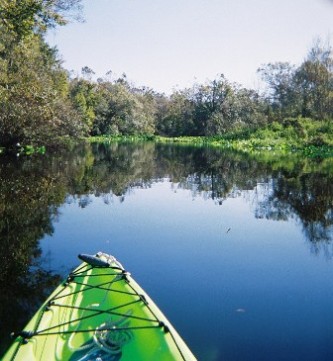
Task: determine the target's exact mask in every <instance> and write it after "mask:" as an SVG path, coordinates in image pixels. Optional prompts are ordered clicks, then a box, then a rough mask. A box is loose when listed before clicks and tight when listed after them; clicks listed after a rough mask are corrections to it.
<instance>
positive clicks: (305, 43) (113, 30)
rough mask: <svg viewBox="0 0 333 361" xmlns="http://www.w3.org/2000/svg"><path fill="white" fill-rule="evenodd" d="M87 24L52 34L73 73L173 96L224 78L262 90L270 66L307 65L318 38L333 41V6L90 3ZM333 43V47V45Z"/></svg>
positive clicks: (307, 2)
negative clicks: (261, 70) (262, 74)
mask: <svg viewBox="0 0 333 361" xmlns="http://www.w3.org/2000/svg"><path fill="white" fill-rule="evenodd" d="M83 5H84V11H83V16H84V18H85V22H84V23H71V24H69V25H67V26H65V27H62V28H57V29H56V30H52V31H51V32H50V33H49V34H48V37H47V40H48V42H49V43H50V44H51V45H56V46H57V47H58V49H59V53H60V55H61V57H62V59H63V61H64V67H65V68H67V69H68V70H74V71H75V72H79V71H80V70H81V68H82V67H83V66H86V65H87V66H89V67H90V68H92V69H93V70H94V71H95V72H96V74H97V76H98V77H103V76H104V75H105V73H106V72H107V71H109V70H112V72H113V73H114V74H116V75H119V76H120V75H121V74H122V73H123V72H125V73H126V74H127V76H128V78H129V79H130V80H131V81H133V82H134V83H135V84H136V85H138V86H141V85H146V86H149V87H152V88H153V89H155V90H156V91H160V92H167V93H168V92H170V91H171V90H172V89H173V88H181V89H183V88H185V87H188V86H191V85H192V84H193V83H194V82H195V81H198V82H204V81H205V80H207V79H213V78H215V77H216V76H217V74H220V73H223V74H224V75H225V76H226V77H227V79H229V80H230V81H234V82H237V83H240V84H242V85H244V86H246V87H248V88H257V87H258V86H259V82H258V76H257V74H256V70H257V68H258V67H260V66H261V65H262V64H265V63H268V62H275V61H289V62H291V63H294V64H299V63H300V62H301V61H302V60H303V59H304V57H305V55H306V53H307V51H308V49H309V48H310V46H311V44H312V43H313V41H314V39H315V38H316V37H318V36H319V37H321V38H323V39H325V40H327V39H328V38H330V39H331V40H333V1H331V0H280V1H273V0H168V1H166V0H164V1H162V0H84V1H83ZM331 43H333V42H332V41H331Z"/></svg>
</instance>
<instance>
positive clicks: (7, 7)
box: [0, 0, 82, 147]
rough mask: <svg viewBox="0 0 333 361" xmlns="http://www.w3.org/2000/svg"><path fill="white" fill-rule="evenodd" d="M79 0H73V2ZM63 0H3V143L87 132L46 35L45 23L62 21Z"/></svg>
mask: <svg viewBox="0 0 333 361" xmlns="http://www.w3.org/2000/svg"><path fill="white" fill-rule="evenodd" d="M75 3H77V4H78V3H79V2H78V1H69V2H68V4H67V5H66V7H67V6H69V5H70V4H72V5H74V4H75ZM63 5H65V2H64V1H61V0H52V1H46V0H38V1H37V0H22V1H7V0H2V1H1V10H2V11H3V13H2V14H4V15H3V17H2V19H1V21H0V110H1V111H0V145H2V146H6V147H13V146H14V145H15V144H16V143H21V144H32V145H42V144H46V143H47V144H52V143H55V142H56V141H57V138H58V137H61V136H64V135H72V136H79V135H80V134H82V126H81V121H80V120H79V118H78V117H77V115H76V113H75V111H74V109H73V108H72V105H71V103H70V101H69V98H68V94H69V84H68V76H67V72H65V71H64V70H63V69H62V67H61V64H60V61H59V60H58V59H57V52H56V50H55V49H52V48H50V47H49V46H48V45H47V44H46V43H45V41H44V39H43V36H42V28H44V27H45V26H47V25H48V26H52V25H54V24H56V23H62V22H63V17H62V15H61V14H60V13H57V10H56V9H59V11H60V8H61V7H62V6H63Z"/></svg>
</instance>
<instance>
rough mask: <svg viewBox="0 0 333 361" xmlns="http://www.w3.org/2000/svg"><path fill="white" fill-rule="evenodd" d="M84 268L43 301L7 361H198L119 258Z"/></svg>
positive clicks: (92, 260) (92, 261) (89, 259)
mask: <svg viewBox="0 0 333 361" xmlns="http://www.w3.org/2000/svg"><path fill="white" fill-rule="evenodd" d="M79 258H80V259H81V260H83V263H82V264H81V265H80V266H79V267H77V268H76V269H75V270H74V271H73V272H71V273H70V274H69V276H68V277H67V279H66V280H64V282H63V283H62V284H60V285H59V286H58V288H57V289H56V290H55V291H54V292H53V293H52V294H51V296H50V297H49V298H48V299H47V300H46V301H45V303H44V304H43V305H42V306H41V308H40V309H39V310H38V311H37V313H36V314H35V315H34V316H33V318H32V319H31V321H30V322H29V323H28V324H27V326H26V327H25V328H24V330H23V331H22V332H19V333H18V334H16V338H15V341H14V342H13V344H12V346H11V347H10V349H9V350H8V352H7V353H6V354H5V356H4V358H3V361H14V360H15V361H33V360H47V361H52V360H65V361H66V360H68V361H140V360H145V361H167V360H168V361H169V360H170V361H171V360H176V361H178V360H179V361H190V360H191V361H195V360H196V359H195V357H194V356H193V354H192V352H191V351H190V350H189V348H188V347H187V346H186V344H185V342H184V341H183V340H182V338H181V337H180V336H179V334H178V333H177V332H176V330H175V329H174V328H173V327H172V325H171V324H170V322H169V321H168V320H167V319H166V317H165V316H164V315H163V313H162V312H161V311H160V310H159V309H158V307H157V306H156V305H155V303H154V302H153V301H152V300H151V299H150V297H149V296H148V295H147V294H146V293H145V292H144V291H143V289H142V288H141V287H140V286H139V285H138V284H137V283H136V282H135V281H134V280H133V278H132V277H131V275H130V274H129V273H128V272H127V271H125V269H124V268H123V266H122V265H121V264H120V263H119V262H118V261H117V260H116V259H115V257H113V256H110V255H107V254H105V253H101V252H99V253H97V255H96V256H90V255H80V256H79Z"/></svg>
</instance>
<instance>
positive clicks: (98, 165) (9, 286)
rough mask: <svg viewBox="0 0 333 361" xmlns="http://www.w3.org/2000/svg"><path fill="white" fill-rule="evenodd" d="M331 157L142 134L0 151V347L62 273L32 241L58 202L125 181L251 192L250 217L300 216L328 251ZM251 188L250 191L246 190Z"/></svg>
mask: <svg viewBox="0 0 333 361" xmlns="http://www.w3.org/2000/svg"><path fill="white" fill-rule="evenodd" d="M332 178H333V161H332V160H330V159H326V160H321V161H319V160H309V159H299V158H297V157H295V156H294V157H285V158H284V159H281V158H276V157H274V156H271V157H269V158H265V159H264V158H263V157H260V156H256V157H249V156H244V155H241V154H235V153H228V152H222V151H221V150H218V149H213V148H208V147H202V148H200V147H188V146H174V145H161V144H155V143H153V142H148V143H114V144H110V145H103V144H94V145H92V146H90V145H86V144H85V145H80V146H77V147H76V148H74V149H72V150H71V151H70V152H68V151H64V152H59V153H58V154H56V155H53V156H42V157H39V156H36V157H31V158H26V159H16V158H15V159H10V158H5V157H2V158H0V184H1V191H0V261H1V263H0V267H1V272H0V290H1V292H0V320H1V331H0V332H1V333H0V337H1V340H2V341H1V349H0V352H2V351H3V350H4V348H5V347H6V346H7V344H8V342H9V338H8V337H7V335H8V330H17V329H20V328H21V327H22V326H23V325H24V323H26V321H27V320H28V319H29V318H30V316H31V314H32V313H33V312H34V311H35V309H36V308H37V307H38V305H39V304H40V303H41V302H42V301H43V300H44V299H45V298H46V295H47V294H48V293H49V291H50V289H52V288H54V287H55V285H56V284H58V283H59V280H60V276H59V275H57V274H55V273H54V272H53V270H51V269H48V267H47V262H46V258H45V256H44V255H42V254H41V251H40V247H39V240H40V239H42V238H43V236H44V235H45V234H52V232H53V222H54V221H55V220H57V218H58V208H59V206H60V205H61V204H63V203H64V202H68V203H70V202H73V201H77V202H78V204H79V206H80V207H82V208H84V207H89V204H90V201H91V196H92V195H94V196H97V197H102V198H103V200H104V202H105V203H106V204H110V203H112V201H113V198H114V197H117V198H119V199H121V200H125V199H126V197H128V196H129V195H130V193H131V190H132V189H133V188H138V187H139V188H148V187H150V186H151V185H152V184H153V183H154V182H160V181H163V180H165V179H168V180H170V181H171V182H172V183H173V186H174V187H179V188H181V189H187V190H190V191H191V192H192V194H193V197H204V198H206V199H212V200H213V201H214V202H216V203H217V204H223V202H224V200H226V199H227V198H230V197H238V196H245V197H246V196H247V194H249V193H251V202H252V203H253V204H254V207H253V208H254V216H255V217H258V218H267V219H271V220H276V221H284V220H288V219H291V218H295V219H297V220H298V221H299V222H301V224H302V227H303V229H304V235H305V236H306V238H307V240H308V241H309V244H310V248H311V251H313V252H315V253H320V252H324V254H325V255H326V256H327V257H332V255H333V249H332V239H333V236H332V224H333V211H332V210H333V179H332ZM249 191H250V192H249Z"/></svg>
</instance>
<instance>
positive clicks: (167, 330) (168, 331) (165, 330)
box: [128, 282, 186, 361]
mask: <svg viewBox="0 0 333 361" xmlns="http://www.w3.org/2000/svg"><path fill="white" fill-rule="evenodd" d="M128 285H129V286H130V287H131V288H132V290H133V291H134V292H135V293H137V294H138V292H137V290H136V289H135V288H134V287H133V286H132V285H131V283H130V282H128ZM138 295H139V294H138ZM139 296H140V295H139ZM145 304H146V307H147V308H148V309H149V311H150V312H151V314H152V315H153V316H154V317H155V318H156V319H158V318H157V316H156V315H155V313H154V312H153V310H152V309H151V308H150V307H149V304H148V302H147V301H146V302H145ZM160 325H161V327H163V329H164V332H165V333H169V334H170V336H171V338H172V340H173V342H174V344H175V345H176V347H177V350H178V352H179V354H180V356H181V357H182V359H183V360H184V361H186V358H185V356H184V354H183V352H182V350H181V348H180V346H179V345H178V343H177V341H176V339H175V337H174V335H173V333H172V332H171V331H170V329H169V327H168V326H167V325H165V324H164V322H160Z"/></svg>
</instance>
